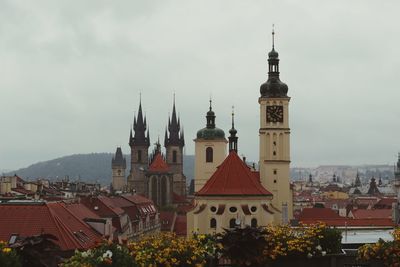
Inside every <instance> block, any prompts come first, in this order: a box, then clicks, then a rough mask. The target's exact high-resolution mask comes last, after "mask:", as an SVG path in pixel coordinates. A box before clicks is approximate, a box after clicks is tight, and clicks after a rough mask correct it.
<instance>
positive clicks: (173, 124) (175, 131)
mask: <svg viewBox="0 0 400 267" xmlns="http://www.w3.org/2000/svg"><path fill="white" fill-rule="evenodd" d="M180 130H181V126H180V119H178V117H177V115H176V107H175V96H174V102H173V105H172V115H171V117H170V118H168V132H169V135H168V132H166V135H165V140H164V145H165V147H167V146H184V143H185V142H184V140H183V139H182V138H181V134H180Z"/></svg>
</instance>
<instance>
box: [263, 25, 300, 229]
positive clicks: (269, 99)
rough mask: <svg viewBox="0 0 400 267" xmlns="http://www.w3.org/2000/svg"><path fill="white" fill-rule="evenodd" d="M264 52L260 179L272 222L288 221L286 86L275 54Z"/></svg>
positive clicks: (276, 53)
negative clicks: (269, 202)
mask: <svg viewBox="0 0 400 267" xmlns="http://www.w3.org/2000/svg"><path fill="white" fill-rule="evenodd" d="M274 35H275V32H274V31H272V50H271V52H269V53H268V80H267V81H266V82H265V83H263V84H262V85H261V87H260V93H261V96H260V98H259V99H258V103H259V104H260V131H259V136H260V162H259V166H260V179H261V183H262V185H263V186H264V187H265V188H267V189H268V190H269V191H270V192H271V193H272V194H273V199H272V206H273V208H274V211H275V213H274V223H276V224H281V223H288V222H289V220H290V219H292V217H293V215H292V214H293V200H292V191H291V189H290V128H289V101H290V97H289V96H288V95H287V92H288V86H287V85H286V84H285V83H283V82H282V81H281V80H280V79H279V54H278V52H276V51H275V47H274V46H275V45H274Z"/></svg>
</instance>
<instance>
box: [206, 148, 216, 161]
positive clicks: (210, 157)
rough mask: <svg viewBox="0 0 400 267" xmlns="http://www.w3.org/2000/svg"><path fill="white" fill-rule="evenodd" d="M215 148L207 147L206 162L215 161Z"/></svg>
mask: <svg viewBox="0 0 400 267" xmlns="http://www.w3.org/2000/svg"><path fill="white" fill-rule="evenodd" d="M213 157H214V155H213V149H212V147H207V148H206V162H213Z"/></svg>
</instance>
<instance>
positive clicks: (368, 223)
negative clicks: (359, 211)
mask: <svg viewBox="0 0 400 267" xmlns="http://www.w3.org/2000/svg"><path fill="white" fill-rule="evenodd" d="M301 222H302V223H303V224H314V223H316V222H324V223H326V225H328V226H348V227H393V226H395V224H394V223H393V221H392V220H391V219H382V218H381V219H351V218H339V219H321V220H301Z"/></svg>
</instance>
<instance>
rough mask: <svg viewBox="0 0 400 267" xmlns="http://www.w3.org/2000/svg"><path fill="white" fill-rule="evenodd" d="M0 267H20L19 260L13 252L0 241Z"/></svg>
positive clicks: (13, 250)
mask: <svg viewBox="0 0 400 267" xmlns="http://www.w3.org/2000/svg"><path fill="white" fill-rule="evenodd" d="M0 266H1V267H20V266H21V262H20V258H19V256H18V254H17V252H16V251H15V249H11V248H9V247H7V246H6V243H5V242H2V241H0Z"/></svg>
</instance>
